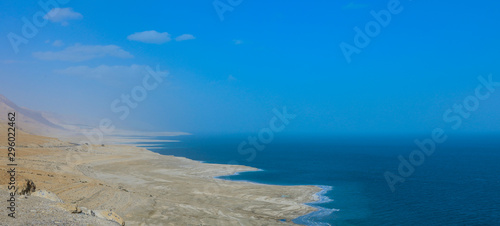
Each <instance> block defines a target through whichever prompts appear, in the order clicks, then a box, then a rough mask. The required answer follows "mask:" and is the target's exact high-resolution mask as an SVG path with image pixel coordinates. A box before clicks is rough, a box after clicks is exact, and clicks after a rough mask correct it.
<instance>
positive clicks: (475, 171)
mask: <svg viewBox="0 0 500 226" xmlns="http://www.w3.org/2000/svg"><path fill="white" fill-rule="evenodd" d="M246 138H247V136H243V135H242V136H238V135H232V136H222V135H221V136H208V135H207V136H203V135H193V136H180V137H176V139H178V140H180V141H181V142H179V143H166V144H165V143H163V144H159V143H154V142H145V143H143V144H144V145H147V146H151V145H156V146H157V148H154V149H151V150H152V151H155V152H158V153H160V154H165V155H175V156H183V157H187V158H190V159H193V160H198V161H203V162H210V163H221V164H228V163H229V164H241V165H247V166H252V167H256V168H259V169H261V170H262V171H256V172H244V173H240V174H237V175H230V176H223V177H221V178H223V179H230V180H243V181H251V182H257V183H265V184H277V185H317V186H320V187H321V188H323V192H322V194H320V195H322V200H321V201H320V202H318V203H315V204H311V205H313V206H315V207H317V208H318V209H319V211H318V212H314V213H311V214H309V215H306V216H302V217H299V218H297V219H293V220H294V222H295V223H299V224H306V225H426V226H429V225H500V141H499V140H500V139H498V137H494V136H455V137H452V136H450V138H449V139H448V141H446V142H445V143H443V144H439V145H437V147H436V150H435V152H434V153H433V154H432V155H431V156H426V158H425V159H424V161H423V164H422V165H420V166H416V167H415V171H414V173H413V174H412V175H411V176H409V177H407V178H405V181H404V182H403V183H398V184H397V185H396V186H395V191H394V192H392V191H391V189H390V188H389V186H388V184H387V181H386V179H385V177H384V173H385V172H386V171H390V172H393V173H395V174H396V175H397V173H398V166H399V164H400V160H398V156H399V155H401V156H403V157H404V158H405V159H408V156H409V154H410V152H411V151H412V150H415V149H417V147H416V145H415V144H414V143H413V140H414V139H415V138H419V137H415V136H413V137H412V136H408V137H351V138H346V137H343V138H340V137H317V136H316V137H313V136H276V138H275V139H274V140H273V141H272V142H271V143H269V144H267V145H265V149H264V150H262V151H258V152H257V154H256V156H255V158H254V159H249V156H250V155H249V154H247V155H241V154H240V153H239V152H238V145H239V144H240V143H241V142H242V141H245V140H246ZM155 139H172V137H165V138H162V137H157V138H155ZM250 160H251V161H250ZM288 220H292V219H288Z"/></svg>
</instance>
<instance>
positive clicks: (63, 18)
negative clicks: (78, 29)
mask: <svg viewBox="0 0 500 226" xmlns="http://www.w3.org/2000/svg"><path fill="white" fill-rule="evenodd" d="M44 18H45V19H47V20H49V21H51V22H54V23H61V25H63V26H67V25H68V24H69V23H68V20H80V19H82V18H83V16H82V14H80V13H78V12H75V11H73V9H72V8H53V9H52V10H50V11H49V12H48V13H47V14H46V15H45V16H44Z"/></svg>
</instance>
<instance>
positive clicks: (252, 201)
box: [0, 134, 320, 225]
mask: <svg viewBox="0 0 500 226" xmlns="http://www.w3.org/2000/svg"><path fill="white" fill-rule="evenodd" d="M19 140H20V144H23V145H22V146H23V148H22V151H21V152H20V156H19V157H18V161H19V178H18V180H19V181H21V180H24V179H30V180H32V181H33V182H34V183H35V184H36V187H37V189H41V190H46V191H50V192H52V193H53V194H55V195H57V197H58V199H60V200H62V201H63V202H64V203H67V204H72V205H77V206H80V207H85V208H86V209H89V210H108V211H109V210H112V211H114V212H116V213H117V214H118V215H119V216H120V217H122V218H123V219H124V220H125V221H126V222H127V225H140V224H142V223H145V224H149V225H159V224H167V225H178V224H183V225H185V224H190V225H200V224H202V225H239V224H243V225H266V224H267V225H290V224H294V223H293V220H294V219H295V218H297V217H300V216H302V215H304V214H308V213H311V212H313V211H316V208H313V207H311V206H308V205H306V204H305V203H307V202H311V201H313V200H314V196H313V195H314V194H315V193H317V192H318V190H320V189H319V188H318V187H315V186H278V185H266V184H256V183H249V182H240V181H231V180H224V179H218V178H216V177H218V176H224V175H231V174H235V173H239V172H248V171H255V170H259V169H256V168H253V167H248V166H242V165H229V164H212V163H202V162H199V161H195V160H191V159H189V158H185V157H175V156H171V155H162V154H159V153H157V152H154V151H151V150H148V149H146V148H140V147H136V146H133V145H109V144H105V145H92V146H91V148H90V149H89V148H84V147H82V146H79V145H75V144H71V143H69V142H71V141H70V140H66V141H64V140H59V139H56V138H49V137H40V136H36V135H31V134H22V135H21V136H20V139H19ZM0 146H2V144H1V142H0ZM4 166H6V160H5V159H0V168H3V169H5V167H4ZM7 180H8V178H6V177H4V176H0V184H6V182H7ZM28 200H31V198H30V199H28ZM32 200H33V201H36V200H37V199H32ZM28 212H29V210H28ZM73 216H74V217H76V218H79V217H80V215H78V214H77V215H73ZM40 217H41V216H40ZM44 217H45V218H49V219H50V218H57V216H53V215H50V216H44ZM37 218H38V217H37ZM0 220H3V217H0ZM6 220H8V219H6ZM283 220H284V221H283ZM28 221H29V219H28ZM61 221H62V222H70V220H69V219H61Z"/></svg>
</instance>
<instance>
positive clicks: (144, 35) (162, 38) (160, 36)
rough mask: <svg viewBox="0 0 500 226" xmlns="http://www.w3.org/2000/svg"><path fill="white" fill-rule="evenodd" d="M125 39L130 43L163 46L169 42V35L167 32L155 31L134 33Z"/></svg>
mask: <svg viewBox="0 0 500 226" xmlns="http://www.w3.org/2000/svg"><path fill="white" fill-rule="evenodd" d="M127 39H128V40H132V41H138V42H144V43H153V44H163V43H165V42H169V41H170V40H171V38H170V34H168V33H167V32H162V33H159V32H157V31H155V30H152V31H143V32H136V33H134V34H131V35H129V36H128V37H127Z"/></svg>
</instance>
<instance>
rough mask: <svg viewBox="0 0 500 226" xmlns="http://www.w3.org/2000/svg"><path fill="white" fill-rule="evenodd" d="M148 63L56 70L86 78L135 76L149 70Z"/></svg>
mask: <svg viewBox="0 0 500 226" xmlns="http://www.w3.org/2000/svg"><path fill="white" fill-rule="evenodd" d="M145 68H146V65H137V64H132V65H130V66H108V65H101V66H98V67H93V68H92V67H89V66H75V67H68V68H65V69H61V70H55V71H54V72H55V73H57V74H61V75H68V76H79V77H86V78H94V79H102V78H120V79H121V78H133V77H142V76H144V75H145V74H147V73H148V72H147V71H146V69H145ZM166 74H167V71H162V72H160V75H166Z"/></svg>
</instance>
